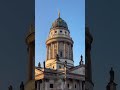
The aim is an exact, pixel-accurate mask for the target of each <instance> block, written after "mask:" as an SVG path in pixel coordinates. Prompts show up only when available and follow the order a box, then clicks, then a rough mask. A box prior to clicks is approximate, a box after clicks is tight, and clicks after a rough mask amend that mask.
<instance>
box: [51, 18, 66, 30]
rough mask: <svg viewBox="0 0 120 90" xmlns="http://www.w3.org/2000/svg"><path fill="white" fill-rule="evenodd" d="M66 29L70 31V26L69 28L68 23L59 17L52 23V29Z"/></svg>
mask: <svg viewBox="0 0 120 90" xmlns="http://www.w3.org/2000/svg"><path fill="white" fill-rule="evenodd" d="M58 27H59V28H61V27H62V28H65V29H66V30H68V26H67V23H66V22H65V21H64V20H63V19H62V18H60V17H58V18H57V19H56V20H55V21H54V22H53V23H52V27H51V29H53V28H58Z"/></svg>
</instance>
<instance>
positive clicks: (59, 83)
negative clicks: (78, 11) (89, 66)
mask: <svg viewBox="0 0 120 90" xmlns="http://www.w3.org/2000/svg"><path fill="white" fill-rule="evenodd" d="M73 44H74V42H73V40H72V37H71V36H70V30H69V29H68V25H67V23H66V22H65V21H64V20H63V19H62V18H61V17H60V13H59V16H58V18H57V19H56V20H55V21H54V22H53V23H52V26H51V28H50V32H49V35H48V38H47V40H46V48H47V52H46V53H47V56H46V61H44V62H43V66H44V67H41V64H40V63H39V64H38V66H37V67H36V68H35V80H36V90H84V89H85V65H84V63H83V56H82V55H81V59H80V61H79V65H78V66H74V59H73Z"/></svg>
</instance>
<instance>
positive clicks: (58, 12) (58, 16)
mask: <svg viewBox="0 0 120 90" xmlns="http://www.w3.org/2000/svg"><path fill="white" fill-rule="evenodd" d="M58 17H59V18H60V10H58Z"/></svg>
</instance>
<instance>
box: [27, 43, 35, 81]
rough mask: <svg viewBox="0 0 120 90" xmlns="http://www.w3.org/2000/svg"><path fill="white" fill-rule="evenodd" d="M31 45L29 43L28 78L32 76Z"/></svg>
mask: <svg viewBox="0 0 120 90" xmlns="http://www.w3.org/2000/svg"><path fill="white" fill-rule="evenodd" d="M33 53H34V51H33V45H32V44H30V45H29V61H28V80H32V78H33Z"/></svg>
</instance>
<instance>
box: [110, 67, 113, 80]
mask: <svg viewBox="0 0 120 90" xmlns="http://www.w3.org/2000/svg"><path fill="white" fill-rule="evenodd" d="M110 81H111V82H113V81H114V70H113V68H112V67H111V70H110Z"/></svg>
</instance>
